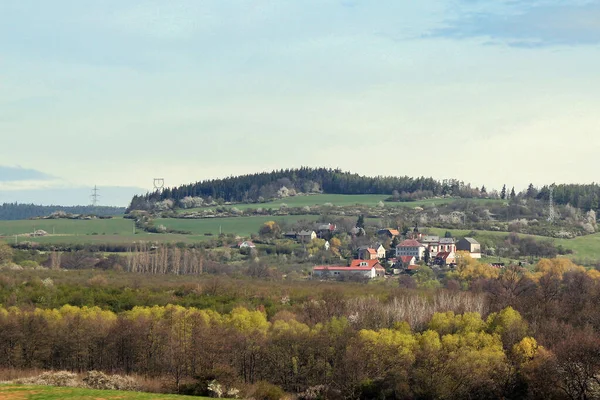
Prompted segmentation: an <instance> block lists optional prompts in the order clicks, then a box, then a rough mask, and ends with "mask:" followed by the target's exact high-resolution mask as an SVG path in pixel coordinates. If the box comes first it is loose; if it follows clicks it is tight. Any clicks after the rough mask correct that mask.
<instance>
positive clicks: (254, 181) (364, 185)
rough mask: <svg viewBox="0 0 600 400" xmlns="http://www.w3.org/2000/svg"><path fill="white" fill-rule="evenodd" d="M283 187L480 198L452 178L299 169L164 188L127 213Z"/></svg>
mask: <svg viewBox="0 0 600 400" xmlns="http://www.w3.org/2000/svg"><path fill="white" fill-rule="evenodd" d="M282 188H285V189H287V190H293V191H295V192H296V193H327V194H386V195H392V194H394V193H395V192H397V193H398V194H401V193H410V194H413V193H420V196H419V197H422V198H426V197H431V196H442V195H454V196H461V197H473V196H478V195H479V189H476V190H473V189H471V187H470V185H468V184H467V185H465V184H464V182H460V181H458V180H454V179H450V180H444V181H438V180H435V179H433V178H427V177H419V178H412V177H408V176H401V177H395V176H376V177H367V176H362V175H358V174H354V173H351V172H345V171H342V170H340V169H331V168H309V167H302V168H298V169H281V170H276V171H272V172H262V173H256V174H248V175H241V176H231V177H228V178H222V179H211V180H205V181H200V182H196V183H192V184H188V185H182V186H179V187H174V188H167V189H165V190H164V191H162V192H160V193H159V192H154V193H149V194H146V195H142V196H135V197H134V198H133V200H132V202H131V205H130V206H129V208H128V210H131V209H148V208H149V207H150V204H151V203H155V202H158V201H161V200H167V199H170V200H173V201H175V202H178V201H180V200H182V199H184V198H186V197H202V198H209V197H210V198H212V199H214V200H222V201H225V202H242V203H244V202H261V201H265V200H269V199H273V198H276V197H277V196H278V191H279V190H281V189H282Z"/></svg>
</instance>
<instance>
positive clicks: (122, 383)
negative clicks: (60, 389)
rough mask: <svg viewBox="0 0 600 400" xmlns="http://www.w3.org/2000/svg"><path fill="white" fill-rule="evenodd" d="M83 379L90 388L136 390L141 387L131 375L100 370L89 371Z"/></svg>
mask: <svg viewBox="0 0 600 400" xmlns="http://www.w3.org/2000/svg"><path fill="white" fill-rule="evenodd" d="M82 380H83V383H84V384H85V386H86V387H88V388H90V389H100V390H129V391H135V390H138V388H139V387H138V384H137V383H136V381H135V380H134V379H133V378H132V377H130V376H121V375H107V374H105V373H103V372H98V371H89V372H87V373H86V374H85V376H84V377H83V379H82Z"/></svg>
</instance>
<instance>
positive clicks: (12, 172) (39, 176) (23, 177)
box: [0, 165, 55, 182]
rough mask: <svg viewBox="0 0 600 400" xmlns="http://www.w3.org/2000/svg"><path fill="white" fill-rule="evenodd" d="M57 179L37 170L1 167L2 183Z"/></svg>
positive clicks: (0, 180)
mask: <svg viewBox="0 0 600 400" xmlns="http://www.w3.org/2000/svg"><path fill="white" fill-rule="evenodd" d="M54 179H55V178H54V177H53V176H51V175H48V174H46V173H44V172H41V171H37V170H35V169H27V168H21V167H8V166H3V165H0V182H20V181H47V180H54Z"/></svg>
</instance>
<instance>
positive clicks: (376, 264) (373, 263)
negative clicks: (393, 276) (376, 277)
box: [350, 260, 385, 270]
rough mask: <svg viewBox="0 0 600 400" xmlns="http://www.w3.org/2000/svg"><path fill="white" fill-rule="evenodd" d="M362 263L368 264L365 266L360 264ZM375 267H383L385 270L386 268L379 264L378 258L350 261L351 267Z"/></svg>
mask: <svg viewBox="0 0 600 400" xmlns="http://www.w3.org/2000/svg"><path fill="white" fill-rule="evenodd" d="M361 263H366V264H367V265H366V266H364V267H361V266H360V264H361ZM373 267H375V269H382V270H385V268H383V267H382V266H381V264H379V261H378V260H352V262H351V263H350V268H366V269H371V268H373Z"/></svg>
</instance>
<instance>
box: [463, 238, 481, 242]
mask: <svg viewBox="0 0 600 400" xmlns="http://www.w3.org/2000/svg"><path fill="white" fill-rule="evenodd" d="M463 240H466V241H467V242H469V243H471V244H479V242H478V241H477V240H475V239H473V238H469V237H466V238H463Z"/></svg>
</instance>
